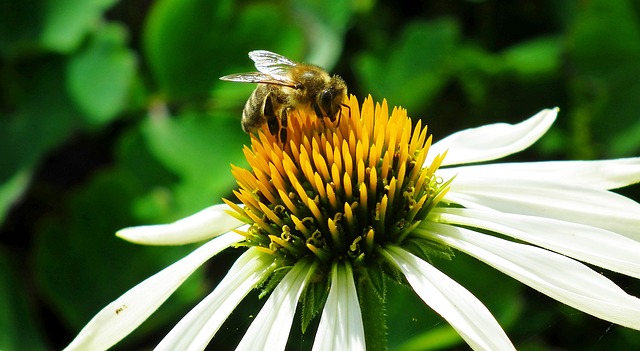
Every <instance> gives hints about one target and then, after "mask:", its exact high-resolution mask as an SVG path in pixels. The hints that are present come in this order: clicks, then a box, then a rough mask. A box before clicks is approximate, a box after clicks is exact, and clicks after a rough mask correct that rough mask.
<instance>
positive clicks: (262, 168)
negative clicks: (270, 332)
mask: <svg viewBox="0 0 640 351" xmlns="http://www.w3.org/2000/svg"><path fill="white" fill-rule="evenodd" d="M339 113H340V114H341V116H340V117H341V118H339V119H338V121H339V123H336V122H331V121H330V120H329V119H328V118H325V119H324V120H320V119H318V118H317V117H316V115H315V114H313V113H308V112H306V111H303V110H296V111H293V112H292V113H291V114H290V118H289V125H288V130H287V134H288V140H287V142H286V143H285V144H282V143H281V142H280V141H279V140H277V139H276V138H275V137H274V136H272V135H271V133H269V131H268V129H267V127H266V126H263V128H262V129H261V130H259V131H258V132H257V133H256V134H255V135H251V145H250V146H245V148H244V155H245V156H246V158H247V162H248V164H249V168H248V169H245V168H241V167H236V166H232V173H233V175H234V177H235V178H236V180H237V183H238V186H239V189H238V190H236V191H234V194H235V196H236V197H237V198H238V199H239V200H240V202H242V204H244V206H238V205H234V204H233V203H232V202H231V201H227V200H225V202H226V203H227V204H229V205H230V206H231V208H232V212H233V213H232V215H234V216H235V217H236V218H238V219H240V220H242V221H244V222H245V223H247V224H249V229H247V230H246V231H244V232H242V233H241V234H242V235H244V236H245V237H246V238H247V241H246V244H245V245H252V246H258V247H259V248H260V250H261V251H263V252H267V253H270V254H272V255H274V257H275V259H276V260H277V261H278V262H279V264H280V265H281V266H290V265H292V264H294V263H295V262H297V261H298V260H300V259H306V258H307V257H311V258H312V259H314V260H317V261H319V263H321V264H324V266H325V267H330V264H331V263H332V262H334V261H336V260H350V261H351V262H352V264H354V265H358V264H365V265H366V264H367V262H369V261H370V260H371V259H372V258H373V257H376V250H378V249H379V248H380V247H381V246H384V245H385V244H394V245H402V244H403V241H404V240H405V239H406V237H407V233H408V232H409V231H411V230H412V229H413V228H415V227H416V226H417V225H418V223H419V222H420V221H421V220H422V219H424V218H426V216H427V214H428V212H429V211H430V210H431V209H433V208H434V207H435V206H436V205H437V204H438V202H439V201H440V199H442V197H443V196H444V194H445V193H446V192H447V190H448V189H449V184H448V182H443V181H442V179H439V178H438V177H437V176H436V170H437V169H438V167H439V166H440V164H441V162H442V160H443V158H444V156H445V155H438V156H436V157H434V161H433V162H432V163H431V164H429V165H424V163H425V160H426V159H427V154H428V152H429V147H430V145H431V136H430V135H428V134H427V128H426V127H423V126H422V123H421V121H419V120H418V122H417V123H415V124H414V123H413V122H412V120H411V119H410V118H409V117H408V116H407V113H406V110H404V109H401V108H394V109H393V110H392V111H391V114H389V108H388V106H387V102H386V101H384V100H383V101H382V103H381V104H380V103H376V104H375V105H374V102H373V100H372V99H371V97H368V98H367V99H365V101H364V103H363V104H362V106H360V105H359V103H358V101H357V99H356V98H355V97H354V96H351V97H350V98H349V99H347V100H345V102H344V104H343V107H342V110H341V111H340V112H339Z"/></svg>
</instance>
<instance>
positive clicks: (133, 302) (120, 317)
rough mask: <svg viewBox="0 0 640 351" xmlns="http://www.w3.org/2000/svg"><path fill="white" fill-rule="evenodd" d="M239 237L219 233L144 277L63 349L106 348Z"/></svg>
mask: <svg viewBox="0 0 640 351" xmlns="http://www.w3.org/2000/svg"><path fill="white" fill-rule="evenodd" d="M242 240H244V237H243V236H241V235H239V234H235V233H229V234H225V235H222V236H220V237H218V238H216V239H213V240H211V241H209V242H207V243H205V244H204V245H202V246H200V247H199V248H198V249H196V250H195V251H193V252H192V253H190V254H189V255H188V256H186V257H184V258H183V259H181V260H180V261H178V262H176V263H174V264H172V265H171V266H169V267H167V268H165V269H163V270H162V271H160V272H158V273H156V274H155V275H153V276H151V277H149V278H147V279H146V280H145V281H143V282H142V283H140V284H138V285H136V286H135V287H133V288H132V289H131V290H129V291H127V292H126V293H125V294H124V295H122V296H120V297H119V298H118V299H116V300H115V301H113V302H112V303H110V304H109V305H107V307H105V308H103V309H102V311H100V312H98V314H97V315H96V316H95V317H93V319H91V321H89V323H88V324H87V325H86V326H85V327H84V328H83V329H82V331H80V334H78V336H77V337H76V338H75V339H74V340H73V341H72V342H71V344H69V346H67V348H66V349H65V350H106V349H108V348H109V347H111V346H112V345H114V344H115V343H117V342H118V341H120V340H121V339H122V338H124V337H125V336H127V335H128V334H129V333H131V331H133V330H134V329H136V328H137V327H138V326H139V325H140V324H142V322H144V321H145V320H146V319H147V318H148V317H149V316H150V315H151V314H152V313H153V312H155V310H156V309H158V307H160V305H162V303H163V302H164V301H165V300H166V299H167V298H169V296H170V295H171V294H172V293H173V292H174V291H175V290H176V289H177V288H178V287H179V286H180V285H181V284H182V283H183V282H184V281H185V279H187V278H188V277H189V276H190V275H191V273H193V271H195V270H196V269H197V268H198V267H200V265H202V263H204V262H205V261H207V260H208V259H209V258H211V257H212V256H213V255H215V254H217V253H218V252H220V251H222V250H224V249H225V248H227V247H229V246H231V245H233V244H235V243H237V242H240V241H242Z"/></svg>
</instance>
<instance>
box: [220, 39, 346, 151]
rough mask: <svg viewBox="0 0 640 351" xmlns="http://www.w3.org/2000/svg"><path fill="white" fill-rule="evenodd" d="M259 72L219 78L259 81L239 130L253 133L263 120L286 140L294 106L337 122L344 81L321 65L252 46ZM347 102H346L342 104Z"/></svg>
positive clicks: (343, 96)
mask: <svg viewBox="0 0 640 351" xmlns="http://www.w3.org/2000/svg"><path fill="white" fill-rule="evenodd" d="M249 57H250V58H251V59H252V60H253V61H254V63H255V66H256V68H257V69H258V72H247V73H238V74H231V75H228V76H224V77H221V78H220V79H222V80H226V81H231V82H244V83H258V86H257V87H256V89H255V90H254V91H253V93H251V96H249V99H248V100H247V102H246V104H245V105H244V109H243V110H242V130H244V131H245V133H252V132H254V131H255V130H257V129H258V128H260V127H262V125H264V124H265V123H266V124H267V126H268V128H269V132H270V133H271V135H273V136H276V138H278V139H279V140H280V142H281V143H283V144H284V143H285V142H286V141H287V119H288V118H289V116H290V115H291V112H292V111H294V110H308V111H310V112H312V113H315V115H316V116H317V117H318V118H319V119H320V120H322V121H324V118H325V117H327V118H329V120H331V122H335V120H336V116H337V118H338V123H340V116H341V115H340V113H341V110H342V109H341V106H343V103H342V101H343V100H344V99H345V97H346V96H347V85H346V84H345V82H344V80H343V79H342V78H341V77H340V76H338V75H333V76H331V75H329V73H327V71H325V70H324V69H322V68H320V67H318V66H315V65H310V64H305V63H298V62H294V61H292V60H290V59H288V58H286V57H284V56H282V55H278V54H276V53H273V52H270V51H266V50H255V51H251V52H249ZM344 106H347V105H344Z"/></svg>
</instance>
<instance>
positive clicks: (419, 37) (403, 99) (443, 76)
mask: <svg viewBox="0 0 640 351" xmlns="http://www.w3.org/2000/svg"><path fill="white" fill-rule="evenodd" d="M458 32H459V29H458V25H457V23H456V22H454V21H452V20H447V19H442V20H436V21H431V22H414V23H410V24H409V25H407V26H406V28H405V29H404V31H403V33H402V35H401V38H400V40H399V41H398V43H397V44H396V45H394V46H392V47H390V48H387V49H386V50H385V52H384V53H380V54H378V56H374V55H372V54H363V55H361V56H360V57H358V59H357V60H356V65H355V69H356V71H355V73H357V75H358V78H359V79H360V81H361V84H362V86H363V88H364V90H365V91H368V92H370V93H371V94H372V95H373V96H374V99H376V100H381V99H383V98H386V99H387V100H388V101H389V103H390V105H400V106H402V107H404V108H406V109H408V110H409V111H417V110H419V109H420V108H424V107H425V106H428V105H429V103H431V101H432V100H433V98H435V96H436V95H437V94H438V92H439V91H440V89H441V87H442V86H443V85H444V84H445V83H446V81H447V79H448V76H449V73H450V72H449V71H450V67H449V61H450V58H451V56H452V55H453V53H454V50H455V49H456V45H457V42H458V36H459V33H458Z"/></svg>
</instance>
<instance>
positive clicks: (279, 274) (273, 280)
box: [259, 266, 293, 298]
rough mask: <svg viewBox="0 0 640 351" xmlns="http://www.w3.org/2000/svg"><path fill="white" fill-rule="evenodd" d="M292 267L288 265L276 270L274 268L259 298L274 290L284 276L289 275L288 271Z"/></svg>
mask: <svg viewBox="0 0 640 351" xmlns="http://www.w3.org/2000/svg"><path fill="white" fill-rule="evenodd" d="M291 268H293V267H291V266H287V267H281V268H277V269H276V270H274V271H273V273H272V274H271V276H270V277H269V278H268V279H267V280H266V282H265V284H264V287H263V288H262V292H261V293H260V296H259V298H263V297H265V296H267V295H268V294H269V293H270V292H271V291H273V289H275V288H276V286H278V284H280V282H281V281H282V279H283V278H284V276H285V275H287V273H289V271H290V270H291Z"/></svg>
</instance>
